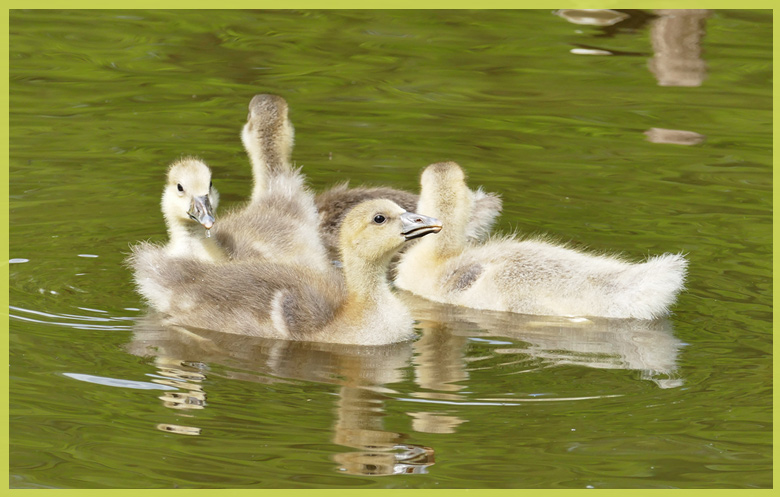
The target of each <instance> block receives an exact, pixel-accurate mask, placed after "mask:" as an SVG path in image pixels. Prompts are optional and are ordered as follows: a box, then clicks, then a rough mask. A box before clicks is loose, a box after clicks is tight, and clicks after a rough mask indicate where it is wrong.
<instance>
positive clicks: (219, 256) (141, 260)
mask: <svg viewBox="0 0 780 497" xmlns="http://www.w3.org/2000/svg"><path fill="white" fill-rule="evenodd" d="M218 203H219V193H218V192H217V190H216V189H215V188H214V187H213V185H212V183H211V170H209V168H208V166H206V164H204V163H203V162H201V161H199V160H198V159H194V158H185V159H182V160H179V161H177V162H174V163H173V164H172V165H171V167H170V168H169V169H168V177H167V181H166V184H165V188H164V190H163V195H162V212H163V217H164V218H165V224H166V227H167V229H168V237H169V239H168V243H167V244H165V245H157V244H153V243H149V242H141V243H138V244H136V245H135V246H133V247H132V254H131V256H130V257H129V258H128V260H127V264H128V265H129V266H130V268H131V269H133V271H134V277H135V282H136V286H137V287H138V290H139V292H140V293H141V295H143V296H144V297H145V298H146V299H147V300H154V301H158V302H163V301H165V300H167V299H168V298H169V297H170V295H169V294H167V293H166V294H160V293H159V286H158V285H157V284H155V283H154V281H153V279H150V278H149V277H148V276H146V275H148V274H150V273H152V274H153V273H156V272H158V271H159V270H160V268H161V267H165V266H166V264H168V263H169V262H170V261H171V260H184V259H186V260H193V261H197V262H199V263H204V264H214V263H217V262H221V261H224V260H226V259H227V257H226V255H225V253H224V251H223V250H222V249H221V247H220V246H219V245H218V244H217V242H216V241H215V239H214V237H211V236H209V235H210V233H209V230H210V229H211V228H212V227H213V225H214V211H215V210H216V208H217V204H218Z"/></svg>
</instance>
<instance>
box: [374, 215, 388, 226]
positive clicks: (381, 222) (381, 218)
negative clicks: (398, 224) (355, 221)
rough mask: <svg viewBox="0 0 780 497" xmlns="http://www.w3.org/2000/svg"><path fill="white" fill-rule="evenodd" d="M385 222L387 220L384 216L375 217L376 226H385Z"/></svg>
mask: <svg viewBox="0 0 780 497" xmlns="http://www.w3.org/2000/svg"><path fill="white" fill-rule="evenodd" d="M385 221H387V218H386V217H385V216H383V215H382V214H377V215H376V216H374V223H376V224H384V222H385Z"/></svg>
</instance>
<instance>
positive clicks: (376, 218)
mask: <svg viewBox="0 0 780 497" xmlns="http://www.w3.org/2000/svg"><path fill="white" fill-rule="evenodd" d="M314 229H315V230H316V227H315V228H314ZM440 229H441V224H440V223H439V221H437V220H435V219H432V218H428V217H425V216H421V215H417V214H413V213H409V212H406V211H404V210H403V209H402V208H401V207H399V206H398V205H397V204H395V203H394V202H392V201H389V200H371V201H368V202H364V203H362V204H360V205H358V206H356V207H355V208H353V209H352V210H351V211H350V212H349V214H348V215H347V217H346V218H345V220H344V223H342V229H341V236H340V249H341V254H342V260H343V271H339V270H337V269H335V268H333V267H328V268H325V269H319V268H313V267H311V265H309V264H306V263H305V262H301V263H299V264H288V263H274V262H269V261H267V260H261V259H255V260H245V261H234V262H230V263H227V264H221V265H215V264H208V263H204V262H202V261H197V260H193V259H169V260H168V261H167V262H168V263H167V264H163V265H161V266H158V267H157V268H155V269H154V270H148V271H146V272H145V273H144V274H142V275H140V277H142V278H146V279H147V280H149V281H152V282H153V283H154V284H155V285H157V287H158V288H157V290H156V292H154V294H155V295H159V296H161V298H160V300H159V301H158V300H156V299H155V298H149V299H148V300H149V303H150V304H151V305H152V306H153V307H155V308H156V309H158V310H161V311H163V312H166V313H168V315H169V318H168V319H167V322H168V323H169V324H176V325H183V326H190V327H197V328H207V329H212V330H217V331H222V332H227V333H236V334H242V335H253V336H263V337H273V338H281V339H287V340H306V341H318V342H333V343H350V344H359V345H379V344H387V343H394V342H399V341H403V340H406V339H409V338H411V337H412V336H413V334H414V332H413V328H412V324H413V321H412V317H411V315H410V314H409V312H408V310H407V309H406V307H405V306H404V305H403V304H402V303H401V301H400V300H399V299H398V298H397V297H396V296H395V295H394V294H393V292H392V291H391V289H390V285H389V283H388V281H387V277H386V272H387V265H388V264H389V262H390V259H391V258H392V257H393V254H394V253H395V252H397V251H398V250H399V249H400V248H401V247H402V246H403V244H404V243H405V242H406V241H407V240H411V239H414V238H419V237H422V236H425V235H427V234H429V233H436V232H438V231H439V230H440ZM141 262H142V264H141V267H144V268H147V269H150V266H149V265H146V264H143V261H141ZM144 295H145V296H146V295H147V293H145V294H144Z"/></svg>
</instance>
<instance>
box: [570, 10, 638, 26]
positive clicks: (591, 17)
mask: <svg viewBox="0 0 780 497" xmlns="http://www.w3.org/2000/svg"><path fill="white" fill-rule="evenodd" d="M555 14H556V15H559V16H561V17H563V18H564V19H566V20H567V21H569V22H570V23H572V24H582V25H586V26H612V25H614V24H617V23H619V22H621V21H623V20H625V19H627V18H628V17H629V15H628V14H626V13H623V12H618V11H617V10H610V9H560V10H556V11H555Z"/></svg>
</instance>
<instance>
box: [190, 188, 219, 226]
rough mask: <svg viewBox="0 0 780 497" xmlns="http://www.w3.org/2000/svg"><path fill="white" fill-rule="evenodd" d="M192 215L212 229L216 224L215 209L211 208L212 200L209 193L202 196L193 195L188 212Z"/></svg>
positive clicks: (194, 218)
mask: <svg viewBox="0 0 780 497" xmlns="http://www.w3.org/2000/svg"><path fill="white" fill-rule="evenodd" d="M187 214H189V215H190V217H191V218H192V219H193V220H195V221H197V222H199V223H200V224H202V225H203V227H204V228H206V229H207V230H208V229H211V227H212V226H214V211H213V210H212V209H211V202H210V201H209V196H208V195H203V196H202V197H193V199H192V204H190V210H189V211H188V212H187Z"/></svg>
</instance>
